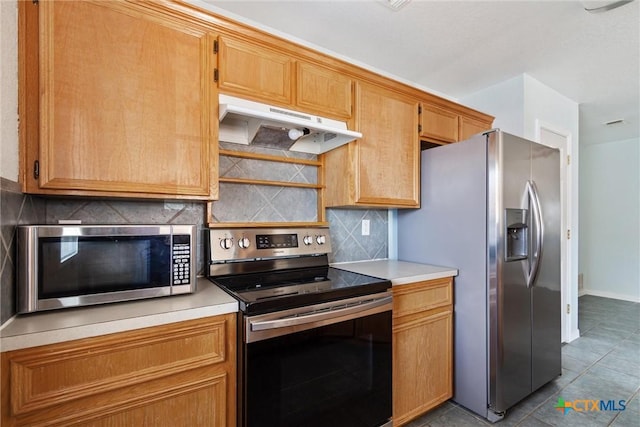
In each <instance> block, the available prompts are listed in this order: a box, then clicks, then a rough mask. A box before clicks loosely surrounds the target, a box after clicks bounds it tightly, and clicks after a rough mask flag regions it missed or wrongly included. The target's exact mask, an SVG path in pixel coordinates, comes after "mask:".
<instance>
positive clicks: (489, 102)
mask: <svg viewBox="0 0 640 427" xmlns="http://www.w3.org/2000/svg"><path fill="white" fill-rule="evenodd" d="M524 77H525V75H524V74H521V75H519V76H517V77H514V78H512V79H510V80H506V81H504V82H501V83H498V84H496V85H493V86H490V87H488V88H485V89H483V90H481V91H478V92H475V93H473V94H471V95H469V96H466V97H464V98H462V99H460V102H461V103H462V104H464V105H468V106H469V107H472V108H475V109H477V110H480V111H482V112H484V113H487V114H491V115H492V116H494V117H495V120H494V121H493V127H495V128H500V129H501V130H503V131H505V132H507V133H511V134H513V135H520V136H524V107H525V99H524Z"/></svg>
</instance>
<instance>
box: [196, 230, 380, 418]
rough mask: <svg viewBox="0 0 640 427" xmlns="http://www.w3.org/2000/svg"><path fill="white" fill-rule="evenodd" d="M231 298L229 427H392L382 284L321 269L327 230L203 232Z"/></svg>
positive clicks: (212, 264) (212, 267)
mask: <svg viewBox="0 0 640 427" xmlns="http://www.w3.org/2000/svg"><path fill="white" fill-rule="evenodd" d="M208 241H209V245H208V247H209V258H208V259H209V266H208V269H207V273H208V277H209V279H210V280H211V281H212V282H213V283H215V284H217V285H218V286H220V287H221V288H222V289H224V290H225V291H226V292H228V293H229V294H230V295H232V296H233V297H235V298H236V299H237V300H238V302H239V305H240V313H239V321H238V355H239V358H238V403H239V411H238V425H240V426H245V427H261V426H265V427H266V426H268V427H274V426H306V427H309V426H323V427H325V426H332V427H339V426H345V427H347V426H348V427H359V426H361V427H377V426H382V425H391V293H390V287H391V284H390V282H389V281H388V280H384V279H380V278H376V277H371V276H366V275H362V274H357V273H353V272H349V271H345V270H340V269H338V268H333V267H330V266H329V262H328V254H329V253H331V239H330V235H329V229H328V228H277V229H266V228H233V229H210V230H209V236H208Z"/></svg>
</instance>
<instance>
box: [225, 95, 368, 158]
mask: <svg viewBox="0 0 640 427" xmlns="http://www.w3.org/2000/svg"><path fill="white" fill-rule="evenodd" d="M361 137H362V134H361V133H360V132H355V131H351V130H349V129H347V124H346V123H345V122H341V121H339V120H332V119H327V118H324V117H319V116H314V115H312V114H307V113H302V112H299V111H293V110H287V109H284V108H280V107H274V106H271V105H267V104H262V103H259V102H253V101H248V100H246V99H241V98H236V97H233V96H229V95H220V129H219V139H220V141H224V142H232V143H236V144H244V145H259V146H262V147H268V148H275V149H278V150H290V151H298V152H302V153H311V154H322V153H324V152H326V151H329V150H333V149H334V148H336V147H339V146H341V145H344V144H346V143H348V142H351V141H353V140H355V139H358V138H361Z"/></svg>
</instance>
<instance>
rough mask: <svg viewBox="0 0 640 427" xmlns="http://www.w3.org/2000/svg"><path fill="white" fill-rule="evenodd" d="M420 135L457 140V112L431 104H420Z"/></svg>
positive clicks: (446, 140)
mask: <svg viewBox="0 0 640 427" xmlns="http://www.w3.org/2000/svg"><path fill="white" fill-rule="evenodd" d="M420 109H421V112H420V136H421V137H426V138H429V139H435V140H438V141H442V142H457V141H458V114H457V113H455V112H451V111H448V110H445V109H442V108H439V107H435V106H433V105H429V104H425V103H422V104H420Z"/></svg>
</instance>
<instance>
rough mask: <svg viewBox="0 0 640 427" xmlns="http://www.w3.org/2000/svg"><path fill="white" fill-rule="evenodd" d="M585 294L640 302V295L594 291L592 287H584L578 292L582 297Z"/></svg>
mask: <svg viewBox="0 0 640 427" xmlns="http://www.w3.org/2000/svg"><path fill="white" fill-rule="evenodd" d="M583 295H591V296H594V297H603V298H612V299H619V300H623V301H630V302H640V297H634V296H631V295H622V294H617V293H615V292H602V291H594V290H590V289H583V290H582V291H580V292H579V293H578V296H579V297H581V296H583Z"/></svg>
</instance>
